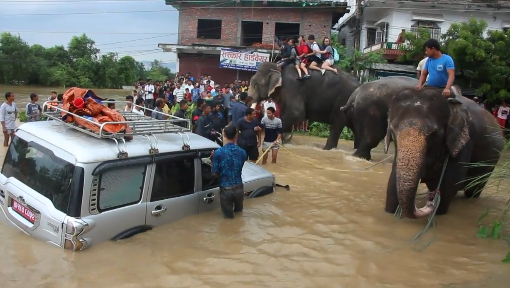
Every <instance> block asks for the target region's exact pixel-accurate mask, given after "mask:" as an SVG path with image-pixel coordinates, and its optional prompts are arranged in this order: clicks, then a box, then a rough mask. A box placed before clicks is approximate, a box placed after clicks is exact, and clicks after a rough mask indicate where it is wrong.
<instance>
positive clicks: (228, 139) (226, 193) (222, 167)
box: [211, 125, 248, 219]
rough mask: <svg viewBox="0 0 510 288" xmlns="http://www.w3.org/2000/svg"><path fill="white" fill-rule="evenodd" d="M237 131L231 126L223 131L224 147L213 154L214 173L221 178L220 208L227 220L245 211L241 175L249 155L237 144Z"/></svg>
mask: <svg viewBox="0 0 510 288" xmlns="http://www.w3.org/2000/svg"><path fill="white" fill-rule="evenodd" d="M236 140H237V129H236V127H235V126H233V125H229V126H227V127H225V129H223V147H221V148H219V149H218V150H216V152H213V153H212V154H211V158H212V162H213V167H212V173H213V175H214V176H216V177H219V178H220V206H221V211H222V212H223V216H224V217H225V218H230V219H232V218H234V212H242V211H243V201H244V187H243V179H242V178H241V173H242V171H243V166H244V162H246V160H247V158H248V154H246V152H245V151H244V150H243V149H241V148H240V147H239V146H237V145H236V144H235V142H236Z"/></svg>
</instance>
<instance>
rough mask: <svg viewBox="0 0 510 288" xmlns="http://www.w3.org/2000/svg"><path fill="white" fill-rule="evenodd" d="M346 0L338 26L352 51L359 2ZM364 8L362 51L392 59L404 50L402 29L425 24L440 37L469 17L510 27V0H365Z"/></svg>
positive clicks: (413, 29) (341, 38)
mask: <svg viewBox="0 0 510 288" xmlns="http://www.w3.org/2000/svg"><path fill="white" fill-rule="evenodd" d="M347 1H348V6H351V9H350V12H349V13H347V14H345V15H344V16H343V17H342V18H340V20H339V21H338V24H337V25H335V29H337V30H338V31H339V33H338V37H339V42H340V43H341V44H343V45H345V46H346V47H347V48H348V49H347V50H350V51H353V47H354V35H355V34H354V33H355V26H356V25H355V24H356V23H355V20H356V19H355V16H356V11H357V6H356V0H347ZM361 9H362V11H360V12H361V25H360V26H361V33H360V34H361V35H360V50H361V52H363V53H368V52H374V51H380V52H382V53H383V56H384V58H386V59H387V60H388V62H390V63H392V62H393V61H395V60H396V59H397V58H398V56H399V55H401V53H402V51H401V50H400V49H399V48H400V47H399V45H404V44H397V43H395V42H396V41H397V39H398V35H399V34H400V33H401V32H402V31H403V30H405V31H406V32H409V31H411V32H418V28H420V27H421V28H426V29H429V31H430V35H431V37H432V38H437V39H439V38H440V37H441V35H442V34H443V33H445V32H446V31H447V30H448V28H450V25H451V24H452V23H458V22H463V21H467V20H469V18H470V17H475V18H477V19H484V20H486V21H487V23H488V26H489V27H488V29H492V30H497V29H500V30H506V29H508V28H510V1H509V0H504V1H503V0H404V1H401V0H365V1H362V2H361ZM384 66H385V67H391V65H390V66H388V65H384ZM393 67H397V66H393ZM401 68H402V67H401V65H399V69H400V70H401ZM407 70H409V69H407ZM411 71H412V69H411ZM402 72H403V71H402ZM413 73H414V72H413Z"/></svg>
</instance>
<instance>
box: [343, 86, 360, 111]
mask: <svg viewBox="0 0 510 288" xmlns="http://www.w3.org/2000/svg"><path fill="white" fill-rule="evenodd" d="M357 90H358V89H356V91H357ZM356 91H354V93H352V94H351V97H349V100H347V103H346V104H345V106H343V107H340V111H342V112H344V113H345V112H347V110H349V109H351V107H353V106H354V100H356Z"/></svg>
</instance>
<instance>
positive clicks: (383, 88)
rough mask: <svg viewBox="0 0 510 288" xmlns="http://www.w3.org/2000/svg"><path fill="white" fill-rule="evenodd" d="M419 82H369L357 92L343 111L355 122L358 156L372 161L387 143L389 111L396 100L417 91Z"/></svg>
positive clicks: (408, 79) (393, 79)
mask: <svg viewBox="0 0 510 288" xmlns="http://www.w3.org/2000/svg"><path fill="white" fill-rule="evenodd" d="M417 85H418V80H417V79H415V78H411V77H406V76H391V77H385V78H383V79H379V80H376V81H372V82H367V83H365V84H363V85H361V86H360V87H358V89H356V90H355V91H354V92H353V93H352V95H351V97H349V101H347V104H346V105H345V106H343V107H342V108H340V110H341V111H342V112H344V113H346V117H347V121H348V122H352V125H353V129H352V130H353V133H354V149H356V151H355V152H354V156H357V157H360V158H364V159H367V160H370V159H371V158H372V155H371V154H370V151H371V150H372V149H373V148H375V147H377V145H378V144H379V143H380V142H381V140H383V139H384V136H385V135H386V129H387V128H388V110H389V107H390V102H391V99H392V98H393V96H395V95H396V94H397V93H398V92H400V91H402V90H404V89H406V88H414V87H416V86H417Z"/></svg>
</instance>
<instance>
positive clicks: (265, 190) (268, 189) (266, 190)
mask: <svg viewBox="0 0 510 288" xmlns="http://www.w3.org/2000/svg"><path fill="white" fill-rule="evenodd" d="M273 192H274V188H273V186H263V187H260V188H259V189H257V190H255V191H253V192H252V193H251V194H250V196H248V197H249V198H258V197H262V196H266V195H268V194H271V193H273Z"/></svg>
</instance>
